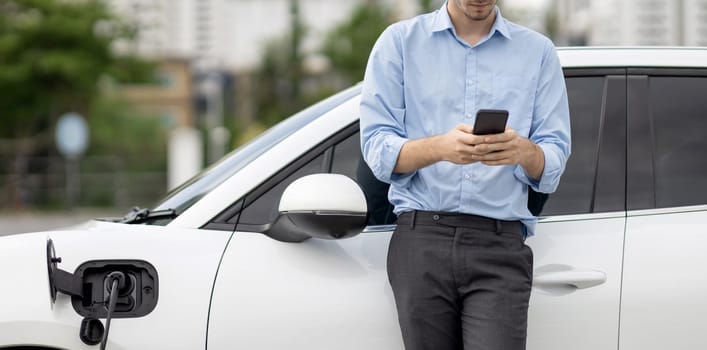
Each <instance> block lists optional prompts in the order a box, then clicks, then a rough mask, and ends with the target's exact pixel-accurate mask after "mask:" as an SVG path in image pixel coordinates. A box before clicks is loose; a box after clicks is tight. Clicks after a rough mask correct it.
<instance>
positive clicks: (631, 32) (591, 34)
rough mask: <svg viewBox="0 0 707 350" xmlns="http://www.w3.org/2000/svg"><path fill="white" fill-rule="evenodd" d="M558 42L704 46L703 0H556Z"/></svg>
mask: <svg viewBox="0 0 707 350" xmlns="http://www.w3.org/2000/svg"><path fill="white" fill-rule="evenodd" d="M554 6H555V7H556V10H557V13H558V27H559V29H560V40H558V41H559V42H558V44H560V45H582V44H586V45H598V46H608V45H648V46H707V0H674V1H660V0H622V1H615V0H556V1H555V3H554Z"/></svg>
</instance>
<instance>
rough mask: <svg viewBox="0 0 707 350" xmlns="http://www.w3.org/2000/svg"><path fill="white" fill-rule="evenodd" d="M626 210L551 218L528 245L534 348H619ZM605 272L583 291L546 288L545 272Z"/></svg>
mask: <svg viewBox="0 0 707 350" xmlns="http://www.w3.org/2000/svg"><path fill="white" fill-rule="evenodd" d="M625 222H626V218H625V214H624V213H623V212H619V213H603V214H600V215H594V214H588V215H582V216H575V218H574V220H573V221H565V220H554V218H547V219H545V220H542V221H541V222H540V223H539V224H538V229H537V233H536V235H535V236H533V237H530V238H528V240H527V244H528V245H529V246H530V247H531V248H532V249H533V254H534V267H533V271H534V276H533V278H534V280H535V281H536V282H535V283H534V285H533V291H532V293H531V295H530V308H529V311H528V313H529V315H528V343H527V348H528V349H531V350H540V349H543V350H564V349H576V350H585V349H586V350H602V349H607V350H608V349H616V344H617V342H618V336H619V328H618V324H619V301H620V296H621V268H622V261H621V258H622V253H623V239H624V237H623V235H624V227H625ZM557 271H562V272H565V273H570V274H571V273H575V274H581V273H582V272H586V271H592V272H600V273H603V274H604V275H605V276H606V281H605V282H603V283H600V284H597V285H594V286H591V287H588V288H582V289H577V288H574V287H571V286H570V285H569V284H566V283H557V284H553V285H546V286H541V285H538V283H537V280H539V279H540V278H542V277H543V275H544V274H547V273H553V272H557Z"/></svg>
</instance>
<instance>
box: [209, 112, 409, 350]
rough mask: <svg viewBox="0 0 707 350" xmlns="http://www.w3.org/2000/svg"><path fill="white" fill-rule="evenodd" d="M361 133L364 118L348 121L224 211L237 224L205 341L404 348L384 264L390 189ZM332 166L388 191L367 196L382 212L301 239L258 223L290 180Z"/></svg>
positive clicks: (233, 345)
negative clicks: (350, 231) (337, 231)
mask: <svg viewBox="0 0 707 350" xmlns="http://www.w3.org/2000/svg"><path fill="white" fill-rule="evenodd" d="M359 139H360V136H359V133H358V123H354V124H352V125H349V126H348V127H345V128H344V129H343V130H341V131H339V132H338V133H336V134H335V135H334V136H332V137H330V138H329V139H327V140H325V141H324V142H322V143H321V144H320V145H319V146H317V147H315V148H314V149H312V150H310V151H308V152H307V153H306V154H303V155H302V156H300V157H299V158H298V159H297V160H296V161H294V162H293V163H291V164H289V165H288V166H286V167H285V168H283V169H281V170H280V171H278V172H277V173H276V174H275V175H273V176H272V177H271V178H270V179H267V180H265V181H264V182H263V183H262V184H261V185H259V186H257V187H256V188H255V189H253V190H252V191H250V193H248V194H247V195H246V196H245V197H244V198H243V199H242V200H241V201H239V202H237V203H236V204H235V205H234V206H233V207H234V209H233V210H232V211H230V212H229V210H227V211H226V212H227V213H228V215H229V216H231V219H225V220H224V221H225V222H229V221H230V222H237V225H236V226H235V231H236V232H235V233H234V235H233V238H232V239H231V241H230V243H229V245H228V248H227V249H226V252H225V253H224V256H223V259H222V262H221V265H220V268H219V272H218V276H217V279H216V283H215V285H214V293H213V299H212V303H211V312H210V317H209V330H208V345H207V348H208V349H284V348H286V349H371V350H377V349H380V350H383V349H386V350H390V349H392V350H395V349H402V348H403V347H402V339H401V336H400V331H399V329H398V323H397V316H396V311H395V306H394V301H393V297H392V292H391V290H390V287H389V286H388V279H387V276H386V268H385V265H386V256H387V248H388V241H389V240H390V236H391V232H392V226H390V225H387V226H386V225H385V224H388V223H391V221H390V220H392V219H393V215H392V213H391V212H390V209H391V208H390V205H389V204H388V203H387V201H386V200H385V196H386V193H387V191H385V190H383V191H379V190H378V189H380V186H383V187H385V186H386V185H385V184H382V183H380V182H378V181H377V180H375V179H374V178H373V176H372V174H371V173H370V170H369V169H368V167H367V166H366V164H365V163H364V162H363V161H362V158H361V156H360V150H359V149H360V146H359ZM330 172H331V173H339V174H344V175H347V176H349V177H351V178H353V179H355V180H357V181H358V182H359V183H360V184H362V187H363V189H364V190H365V192H367V193H370V194H371V195H372V196H378V197H380V196H383V199H384V200H382V201H380V200H377V199H376V198H373V197H370V196H369V200H368V202H369V205H370V204H371V203H382V205H381V207H380V208H373V207H371V208H369V212H372V213H379V214H377V215H372V216H371V217H370V221H369V224H370V225H369V227H368V228H367V229H366V230H365V231H364V232H362V233H361V234H359V235H357V236H355V237H353V238H349V239H344V240H322V239H316V238H311V239H308V240H305V241H304V242H301V243H285V242H280V241H277V240H275V239H273V238H270V237H268V236H267V235H266V234H263V233H259V232H262V231H263V228H264V227H265V226H267V224H268V223H269V222H272V221H273V219H274V218H275V216H276V215H277V207H278V202H279V199H280V196H281V195H282V193H283V191H284V190H285V188H286V187H287V186H288V185H289V184H291V183H292V182H293V181H294V180H296V179H299V178H301V177H303V176H306V175H310V174H315V173H330ZM366 183H368V184H369V187H367V185H366ZM370 186H373V187H370ZM370 188H374V190H371V189H370ZM373 192H375V193H373ZM376 220H378V221H376ZM386 220H387V221H386Z"/></svg>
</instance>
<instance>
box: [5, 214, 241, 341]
mask: <svg viewBox="0 0 707 350" xmlns="http://www.w3.org/2000/svg"><path fill="white" fill-rule="evenodd" d="M229 236H230V233H228V232H223V231H209V230H183V229H182V230H180V229H168V228H165V227H159V226H126V225H123V224H111V223H95V225H94V226H93V228H92V229H89V230H81V231H51V232H43V233H32V234H21V235H13V236H9V237H5V238H3V239H2V244H1V245H0V252H1V253H0V266H1V267H0V275H2V276H13V278H11V279H10V281H12V282H11V283H8V282H7V280H6V282H4V286H5V288H4V290H3V292H2V297H3V299H2V300H3V301H7V300H12V301H13V302H12V303H7V302H3V312H2V313H0V340H2V342H1V343H0V346H5V345H9V344H34V345H46V346H57V347H60V348H67V349H93V348H95V347H91V346H87V345H85V344H83V343H82V342H81V340H80V339H79V326H80V324H81V319H82V317H81V316H80V315H79V314H77V313H76V311H74V309H73V307H72V306H71V298H70V297H69V296H67V295H64V294H61V293H59V294H58V295H57V300H56V303H55V304H54V305H53V307H52V305H51V303H50V297H49V284H48V281H49V280H48V271H47V262H46V261H47V259H46V244H47V239H52V241H53V243H54V247H55V249H56V253H57V256H59V257H61V258H62V262H61V263H60V264H59V268H61V269H62V270H65V271H68V272H74V270H75V269H76V268H77V267H78V266H79V265H81V264H82V263H84V262H86V261H90V260H104V259H138V260H145V261H148V262H150V263H151V264H152V265H153V266H155V268H156V269H157V273H158V279H159V298H158V303H157V307H156V308H155V309H154V310H153V311H152V312H151V313H150V314H148V315H146V316H144V317H139V318H122V319H113V320H112V323H111V330H110V337H109V348H111V349H121V348H122V349H141V348H143V349H157V348H165V344H169V346H167V347H168V348H170V349H198V348H203V347H204V344H205V341H206V320H207V316H208V307H209V300H210V296H211V291H212V287H213V281H214V277H215V272H216V268H217V266H218V262H219V260H220V258H221V255H222V253H223V249H224V248H225V246H226V242H227V240H228V238H229ZM175 320H179V322H174V321H175ZM20 329H25V331H24V332H18V331H17V330H20ZM27 329H33V330H35V331H34V332H27ZM58 334H61V336H57V335H58ZM30 339H31V341H30Z"/></svg>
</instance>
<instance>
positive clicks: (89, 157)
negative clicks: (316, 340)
mask: <svg viewBox="0 0 707 350" xmlns="http://www.w3.org/2000/svg"><path fill="white" fill-rule="evenodd" d="M442 2H443V1H441V0H378V1H376V0H345V1H344V0H0V234H2V233H15V232H26V231H32V230H38V229H45V228H50V227H56V226H63V225H66V224H70V223H75V222H78V221H82V220H85V219H88V218H91V217H96V216H122V215H123V214H125V213H126V212H127V211H128V210H129V209H130V208H131V207H134V206H139V207H148V208H149V207H151V206H152V205H153V204H154V203H155V202H156V201H157V200H159V199H160V198H162V197H163V196H164V195H165V194H166V193H167V192H168V191H169V190H170V189H172V188H174V187H175V186H177V185H179V184H180V183H182V182H184V181H185V180H187V179H189V178H190V177H191V176H193V175H194V174H196V173H197V172H198V171H200V170H201V169H203V168H204V167H206V166H208V165H209V164H212V163H213V162H215V161H216V160H218V159H219V158H221V157H222V156H223V155H224V154H226V153H227V152H230V151H231V150H233V149H235V148H237V147H238V146H239V145H241V144H243V143H244V142H247V141H248V140H249V139H251V138H253V137H255V136H257V135H258V134H259V133H261V132H262V131H264V130H265V129H267V128H268V127H270V126H272V125H274V124H275V123H277V122H278V121H280V120H282V119H284V118H286V117H288V116H289V115H291V114H293V113H294V112H296V111H298V110H300V109H302V108H303V107H305V106H307V105H309V104H311V103H313V102H315V101H317V100H320V99H322V98H323V97H326V96H328V95H330V94H332V93H334V92H336V91H339V90H341V89H343V88H345V87H348V86H350V85H352V84H355V83H357V82H359V81H360V80H361V79H362V78H363V72H364V68H365V64H366V61H367V58H368V54H369V52H370V49H371V47H372V45H373V43H374V42H375V40H376V38H377V37H378V35H379V34H380V33H381V31H382V30H383V29H384V28H385V27H386V26H387V25H389V24H390V23H393V22H395V21H398V20H400V19H405V18H410V17H412V16H415V15H417V14H420V13H424V12H429V11H433V10H435V9H437V8H439V7H440V6H441V4H442ZM499 6H500V7H501V9H502V11H503V14H504V16H505V17H507V18H509V19H511V20H513V21H515V22H516V23H519V24H522V25H524V26H527V27H530V28H532V29H535V30H537V31H539V32H542V33H544V34H545V35H547V36H548V37H550V38H551V39H552V40H553V41H554V42H555V44H556V45H558V46H577V45H661V46H707V0H673V1H656V0H622V1H616V0H499Z"/></svg>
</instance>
